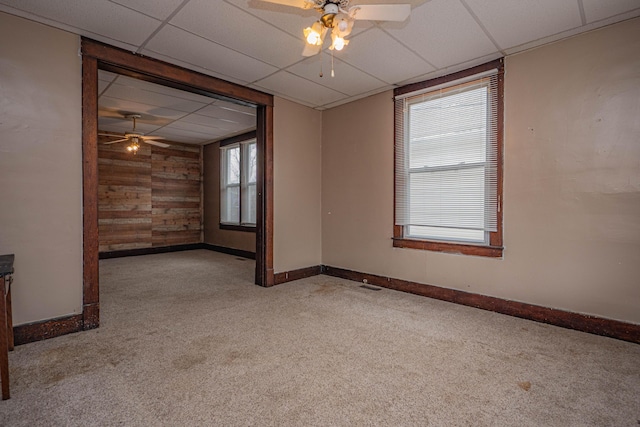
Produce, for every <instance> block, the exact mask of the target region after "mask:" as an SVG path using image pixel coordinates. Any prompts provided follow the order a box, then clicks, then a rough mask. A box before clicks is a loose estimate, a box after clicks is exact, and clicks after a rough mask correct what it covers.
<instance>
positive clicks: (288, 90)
mask: <svg viewBox="0 0 640 427" xmlns="http://www.w3.org/2000/svg"><path fill="white" fill-rule="evenodd" d="M251 86H252V87H255V88H257V89H259V90H266V91H268V92H271V93H275V94H276V95H279V96H282V97H283V98H287V99H290V100H292V101H295V102H298V103H300V104H303V105H307V106H310V107H314V106H321V105H324V104H329V103H331V102H335V101H337V100H339V99H341V98H344V97H345V94H343V93H341V92H338V91H335V90H333V89H328V88H326V87H324V86H321V85H319V84H317V83H314V82H312V81H310V80H307V79H303V78H302V77H298V76H296V75H295V74H291V73H289V72H288V71H279V72H277V73H275V74H272V75H271V76H269V77H267V78H266V79H262V80H260V81H257V82H256V83H255V84H253V85H251Z"/></svg>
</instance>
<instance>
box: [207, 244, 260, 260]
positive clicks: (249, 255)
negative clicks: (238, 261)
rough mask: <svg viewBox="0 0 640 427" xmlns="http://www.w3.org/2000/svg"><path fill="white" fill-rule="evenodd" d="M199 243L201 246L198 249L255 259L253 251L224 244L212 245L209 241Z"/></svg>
mask: <svg viewBox="0 0 640 427" xmlns="http://www.w3.org/2000/svg"><path fill="white" fill-rule="evenodd" d="M200 245H201V247H200V248H198V249H208V250H210V251H215V252H221V253H223V254H227V255H235V256H239V257H241V258H247V259H256V253H255V252H249V251H244V250H242V249H234V248H227V247H224V246H218V245H213V244H211V243H200Z"/></svg>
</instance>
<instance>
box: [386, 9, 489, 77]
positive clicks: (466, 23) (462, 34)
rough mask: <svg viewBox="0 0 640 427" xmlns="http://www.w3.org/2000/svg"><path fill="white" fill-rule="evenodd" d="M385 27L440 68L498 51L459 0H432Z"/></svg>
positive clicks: (397, 38) (392, 34) (396, 37)
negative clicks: (405, 18)
mask: <svg viewBox="0 0 640 427" xmlns="http://www.w3.org/2000/svg"><path fill="white" fill-rule="evenodd" d="M382 28H383V29H384V30H385V31H387V32H388V33H389V34H390V35H391V36H393V37H394V38H395V39H396V40H398V41H400V42H401V43H403V44H404V45H405V46H407V47H408V48H410V49H411V50H413V51H414V52H416V53H417V54H418V55H420V57H422V58H423V59H425V60H426V61H428V62H429V63H430V64H432V65H434V66H435V67H436V68H438V69H440V68H445V67H449V66H451V65H455V64H459V63H461V62H465V61H468V60H470V59H474V58H479V57H482V56H486V55H489V54H491V53H494V52H497V51H498V47H497V46H496V45H494V44H493V42H492V41H491V40H490V39H489V38H488V37H487V35H486V34H485V33H484V32H483V30H482V28H481V27H480V26H479V25H478V23H477V22H476V21H475V19H474V18H473V17H472V16H471V15H470V14H469V13H468V12H467V9H465V7H464V6H463V5H462V3H460V2H459V1H458V0H453V1H452V0H432V1H430V2H428V3H425V4H423V5H422V6H420V7H417V8H415V9H413V10H412V11H411V15H410V16H409V19H408V20H407V21H405V22H392V23H384V24H382Z"/></svg>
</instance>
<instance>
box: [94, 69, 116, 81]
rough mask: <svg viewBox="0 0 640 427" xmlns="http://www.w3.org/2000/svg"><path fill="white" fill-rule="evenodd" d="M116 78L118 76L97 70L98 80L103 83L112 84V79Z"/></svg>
mask: <svg viewBox="0 0 640 427" xmlns="http://www.w3.org/2000/svg"><path fill="white" fill-rule="evenodd" d="M116 77H118V74H116V73H112V72H109V71H105V70H98V80H104V81H105V82H112V81H113V79H115V78H116Z"/></svg>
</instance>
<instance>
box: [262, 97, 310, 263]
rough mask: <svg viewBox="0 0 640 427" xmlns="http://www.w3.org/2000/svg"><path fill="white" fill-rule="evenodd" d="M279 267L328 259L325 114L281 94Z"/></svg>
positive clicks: (276, 113)
mask: <svg viewBox="0 0 640 427" xmlns="http://www.w3.org/2000/svg"><path fill="white" fill-rule="evenodd" d="M273 120H274V124H273V127H274V129H273V155H274V161H273V163H274V178H273V180H274V184H273V185H274V243H273V246H274V271H275V272H276V273H278V272H283V271H290V270H295V269H298V268H304V267H310V266H314V265H320V264H321V263H322V249H321V248H322V243H321V237H322V234H321V216H320V202H321V200H320V186H321V175H320V171H321V169H320V164H321V157H320V156H321V152H320V147H321V131H322V112H320V111H317V110H313V109H311V108H307V107H303V106H301V105H299V104H296V103H293V102H290V101H287V100H284V99H281V98H275V105H274V109H273Z"/></svg>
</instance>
